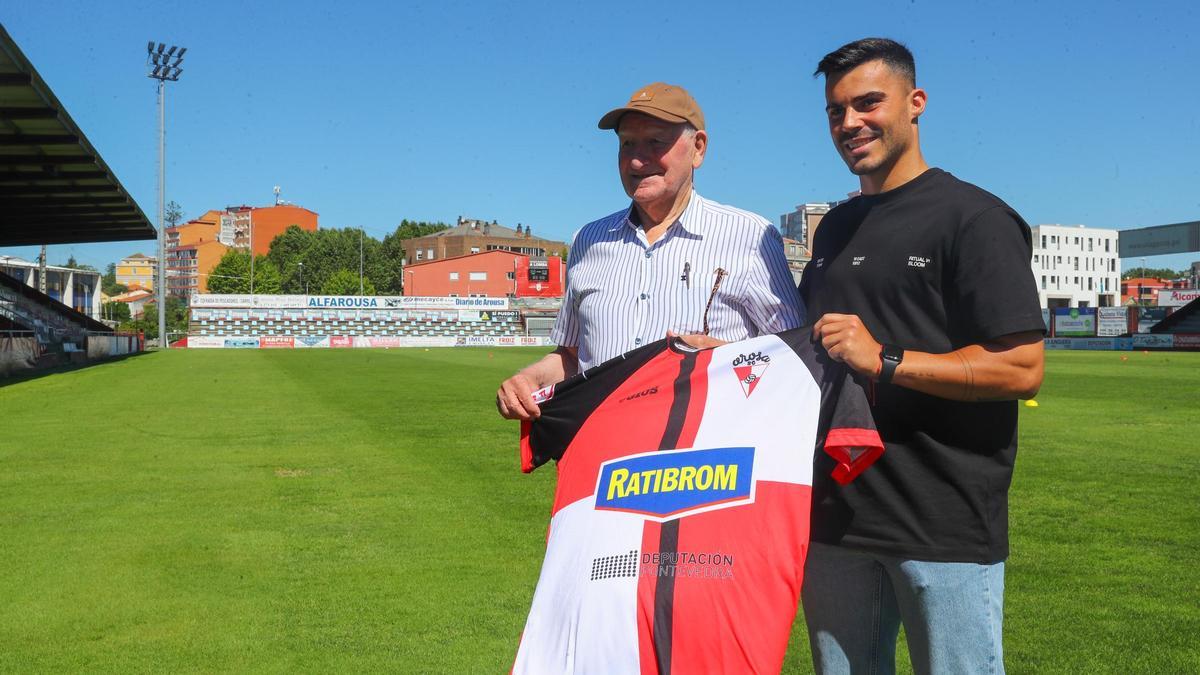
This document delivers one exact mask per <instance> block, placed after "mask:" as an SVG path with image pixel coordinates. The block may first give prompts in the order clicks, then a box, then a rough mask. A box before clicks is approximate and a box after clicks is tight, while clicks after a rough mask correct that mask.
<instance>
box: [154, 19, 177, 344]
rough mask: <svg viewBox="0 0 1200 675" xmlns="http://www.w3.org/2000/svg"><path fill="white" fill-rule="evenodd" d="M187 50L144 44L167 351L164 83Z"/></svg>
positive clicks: (162, 338)
mask: <svg viewBox="0 0 1200 675" xmlns="http://www.w3.org/2000/svg"><path fill="white" fill-rule="evenodd" d="M186 51H187V47H176V46H175V45H171V48H170V49H167V46H166V45H165V44H163V43H161V42H159V43H155V42H154V41H150V42H148V43H147V44H146V68H147V70H149V72H148V73H146V76H147V77H149V78H151V79H155V80H158V281H157V283H156V284H155V286H157V288H156V291H157V292H156V293H155V296H157V298H158V344H159V346H160V347H162V348H163V349H167V348H168V345H169V341H168V340H167V288H166V287H167V278H166V267H167V247H166V207H165V204H166V202H165V201H164V199H165V195H166V191H167V162H166V146H167V129H166V128H167V123H166V105H167V102H166V83H167V81H168V80H169V81H171V82H178V81H179V76H180V75H182V74H183V68H180V67H179V64H181V63H183V54H184V53H185V52H186Z"/></svg>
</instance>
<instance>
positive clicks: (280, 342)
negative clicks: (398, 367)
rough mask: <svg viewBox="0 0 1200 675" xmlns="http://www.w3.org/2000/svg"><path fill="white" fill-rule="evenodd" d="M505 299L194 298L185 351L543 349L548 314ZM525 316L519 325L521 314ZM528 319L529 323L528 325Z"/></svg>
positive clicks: (287, 296)
mask: <svg viewBox="0 0 1200 675" xmlns="http://www.w3.org/2000/svg"><path fill="white" fill-rule="evenodd" d="M543 300H544V299H540V300H539V303H538V304H539V309H525V310H523V309H521V308H519V305H518V304H517V302H516V301H515V300H514V299H511V298H488V297H472V298H461V297H412V296H367V297H359V296H307V295H255V296H249V295H219V294H197V295H193V296H192V298H191V303H190V304H191V309H190V311H189V325H188V341H187V345H188V347H203V348H212V347H236V348H244V347H254V346H263V347H267V346H269V347H288V346H293V347H329V346H335V347H344V346H348V347H405V346H425V347H429V346H461V345H496V346H507V345H545V344H548V341H547V339H546V337H547V334H548V330H546V331H545V332H544V333H543V332H542V331H540V330H538V331H533V330H529V327H528V326H527V325H526V321H529V322H530V323H536V322H537V321H538V320H541V321H543V322H544V321H546V320H547V319H546V316H547V312H549V313H550V314H549V316H550V317H551V318H550V319H549V320H550V321H552V320H553V319H552V317H553V310H550V309H549V308H548V307H544V308H543V307H540V305H542V304H545V303H544V302H543ZM527 312H529V313H531V314H530V317H529V318H528V319H527V317H526V313H527ZM535 317H536V318H535Z"/></svg>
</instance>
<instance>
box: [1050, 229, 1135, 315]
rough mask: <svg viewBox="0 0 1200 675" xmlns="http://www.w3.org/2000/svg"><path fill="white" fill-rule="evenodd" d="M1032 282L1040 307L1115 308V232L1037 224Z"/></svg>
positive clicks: (1117, 269) (1118, 263) (1117, 276)
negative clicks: (1035, 285) (1035, 284)
mask: <svg viewBox="0 0 1200 675" xmlns="http://www.w3.org/2000/svg"><path fill="white" fill-rule="evenodd" d="M1031 229H1032V232H1033V259H1032V260H1031V261H1030V262H1031V265H1032V267H1033V276H1034V280H1035V281H1036V282H1037V287H1038V297H1039V299H1040V300H1041V303H1042V307H1049V308H1056V307H1116V306H1118V305H1120V303H1121V260H1120V258H1119V257H1118V253H1117V231H1116V230H1105V229H1097V228H1089V227H1085V226H1083V225H1037V226H1035V227H1033V228H1031Z"/></svg>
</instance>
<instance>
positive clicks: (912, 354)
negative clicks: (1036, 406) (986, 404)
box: [813, 313, 1043, 401]
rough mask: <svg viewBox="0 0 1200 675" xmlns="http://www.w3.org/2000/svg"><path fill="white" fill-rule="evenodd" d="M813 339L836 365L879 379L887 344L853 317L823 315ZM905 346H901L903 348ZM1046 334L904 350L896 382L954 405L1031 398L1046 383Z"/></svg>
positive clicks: (815, 326)
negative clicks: (938, 350)
mask: <svg viewBox="0 0 1200 675" xmlns="http://www.w3.org/2000/svg"><path fill="white" fill-rule="evenodd" d="M813 339H814V340H817V341H820V343H821V346H823V347H824V348H825V351H826V352H827V353H828V354H829V358H831V359H833V360H834V361H841V362H842V363H845V364H846V365H847V366H849V367H850V368H852V369H853V370H854V371H855V372H857V373H859V374H860V375H864V376H866V377H869V378H871V379H872V380H878V379H879V374H880V372H882V370H883V358H882V351H883V345H881V344H880V343H879V342H877V341H876V340H875V338H874V336H872V335H871V332H870V331H869V330H867V327H866V326H865V325H863V322H862V320H861V319H860V318H859V317H858V316H856V315H853V314H832V313H830V314H825V315H823V316H822V317H821V319H820V320H819V321H817V323H816V324H814V325H813ZM901 346H902V345H901ZM1042 368H1043V352H1042V334H1041V333H1040V332H1038V331H1029V332H1025V333H1013V334H1011V335H1002V336H1000V337H997V338H995V339H993V340H987V341H984V342H980V343H978V344H972V345H967V346H965V347H962V348H960V349H956V350H954V351H952V352H948V353H946V354H929V353H926V352H918V351H914V350H910V349H905V350H903V357H902V361H901V362H900V363H899V365H898V366H896V370H895V374H894V375H893V377H892V383H893V384H896V385H898V386H901V387H907V388H908V389H913V390H916V391H920V392H924V393H926V394H931V395H933V396H938V397H940V398H945V399H950V400H954V401H1005V400H1013V399H1018V398H1033V397H1034V396H1035V395H1036V394H1037V392H1038V389H1039V388H1040V387H1041V384H1042Z"/></svg>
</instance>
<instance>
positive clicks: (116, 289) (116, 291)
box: [100, 263, 129, 296]
mask: <svg viewBox="0 0 1200 675" xmlns="http://www.w3.org/2000/svg"><path fill="white" fill-rule="evenodd" d="M100 290H101V291H102V292H103V293H104V294H105V295H108V296H112V295H120V294H122V293H125V292H128V291H129V288H128V287H127V286H125V284H118V283H117V264H116V263H108V265H106V266H105V267H104V274H102V275H100Z"/></svg>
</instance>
